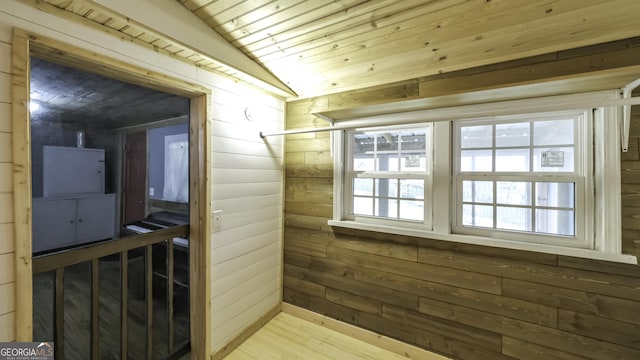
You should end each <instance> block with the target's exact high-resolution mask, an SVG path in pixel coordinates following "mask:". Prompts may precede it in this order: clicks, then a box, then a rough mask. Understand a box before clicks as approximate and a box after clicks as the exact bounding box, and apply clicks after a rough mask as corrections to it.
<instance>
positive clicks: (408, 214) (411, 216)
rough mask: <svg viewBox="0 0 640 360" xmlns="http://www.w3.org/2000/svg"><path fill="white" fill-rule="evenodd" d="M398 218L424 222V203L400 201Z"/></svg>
mask: <svg viewBox="0 0 640 360" xmlns="http://www.w3.org/2000/svg"><path fill="white" fill-rule="evenodd" d="M400 218H401V219H407V220H419V221H423V220H424V201H412V200H401V201H400Z"/></svg>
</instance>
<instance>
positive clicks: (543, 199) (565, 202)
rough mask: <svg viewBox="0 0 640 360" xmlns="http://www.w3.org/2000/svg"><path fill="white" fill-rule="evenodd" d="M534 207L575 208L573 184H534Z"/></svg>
mask: <svg viewBox="0 0 640 360" xmlns="http://www.w3.org/2000/svg"><path fill="white" fill-rule="evenodd" d="M536 206H549V207H564V208H574V207H575V184H574V183H552V182H539V183H536Z"/></svg>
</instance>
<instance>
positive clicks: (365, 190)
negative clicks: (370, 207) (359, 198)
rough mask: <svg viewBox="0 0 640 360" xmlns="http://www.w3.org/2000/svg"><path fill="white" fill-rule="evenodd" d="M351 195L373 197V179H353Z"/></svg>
mask: <svg viewBox="0 0 640 360" xmlns="http://www.w3.org/2000/svg"><path fill="white" fill-rule="evenodd" d="M353 195H363V196H373V179H360V178H355V179H353Z"/></svg>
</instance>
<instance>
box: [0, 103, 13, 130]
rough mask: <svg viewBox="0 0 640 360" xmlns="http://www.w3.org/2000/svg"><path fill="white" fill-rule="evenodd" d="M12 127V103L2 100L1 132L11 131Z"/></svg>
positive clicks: (0, 112) (0, 106) (0, 107)
mask: <svg viewBox="0 0 640 360" xmlns="http://www.w3.org/2000/svg"><path fill="white" fill-rule="evenodd" d="M12 128H13V124H12V119H11V104H9V103H6V102H0V132H7V133H10V132H11V131H12Z"/></svg>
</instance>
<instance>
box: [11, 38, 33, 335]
mask: <svg viewBox="0 0 640 360" xmlns="http://www.w3.org/2000/svg"><path fill="white" fill-rule="evenodd" d="M11 67H12V74H13V76H12V83H11V87H12V90H11V92H12V97H13V99H12V106H11V108H12V112H11V117H12V120H13V184H14V185H13V191H14V199H13V204H14V213H15V230H14V231H15V241H16V244H15V249H16V257H15V259H16V271H15V274H16V275H15V276H16V305H17V307H16V323H15V326H16V328H15V338H16V340H17V341H31V337H32V334H33V329H32V301H33V300H32V297H31V279H32V272H31V142H30V139H31V136H30V120H29V111H28V108H29V40H28V38H27V37H26V36H22V35H20V34H17V33H15V34H14V36H13V53H12V61H11Z"/></svg>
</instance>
